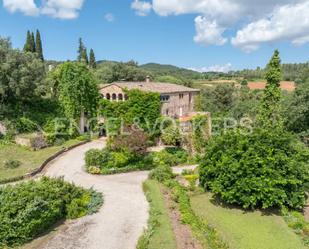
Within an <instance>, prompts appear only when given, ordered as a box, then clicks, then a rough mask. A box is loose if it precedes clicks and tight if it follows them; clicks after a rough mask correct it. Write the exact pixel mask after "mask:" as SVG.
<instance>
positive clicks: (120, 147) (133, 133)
mask: <svg viewBox="0 0 309 249" xmlns="http://www.w3.org/2000/svg"><path fill="white" fill-rule="evenodd" d="M126 132H127V133H128V134H129V135H119V136H116V137H112V138H110V139H109V141H108V148H109V149H110V150H112V151H129V152H130V153H133V154H136V155H145V154H146V153H147V146H148V143H149V142H148V141H149V137H148V135H147V134H146V133H145V132H143V131H141V130H134V129H132V128H127V130H126Z"/></svg>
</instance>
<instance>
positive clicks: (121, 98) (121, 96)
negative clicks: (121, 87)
mask: <svg viewBox="0 0 309 249" xmlns="http://www.w3.org/2000/svg"><path fill="white" fill-rule="evenodd" d="M118 100H120V101H122V100H123V95H122V93H119V94H118Z"/></svg>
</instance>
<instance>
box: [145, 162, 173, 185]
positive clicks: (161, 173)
mask: <svg viewBox="0 0 309 249" xmlns="http://www.w3.org/2000/svg"><path fill="white" fill-rule="evenodd" d="M173 177H174V174H173V171H172V169H171V167H169V166H168V165H166V164H160V165H159V166H158V167H156V168H154V169H153V170H152V171H151V172H150V174H149V179H152V180H157V181H159V182H165V181H168V180H171V179H172V178H173Z"/></svg>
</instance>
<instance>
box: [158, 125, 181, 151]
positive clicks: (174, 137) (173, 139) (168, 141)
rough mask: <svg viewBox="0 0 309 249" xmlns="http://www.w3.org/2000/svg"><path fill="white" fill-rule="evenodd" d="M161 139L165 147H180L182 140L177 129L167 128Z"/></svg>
mask: <svg viewBox="0 0 309 249" xmlns="http://www.w3.org/2000/svg"><path fill="white" fill-rule="evenodd" d="M161 139H162V142H163V143H164V144H165V145H171V146H180V145H181V142H182V139H183V138H182V135H181V133H180V130H179V128H178V127H174V126H169V127H167V128H166V129H164V130H163V132H162V135H161Z"/></svg>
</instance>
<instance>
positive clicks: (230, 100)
mask: <svg viewBox="0 0 309 249" xmlns="http://www.w3.org/2000/svg"><path fill="white" fill-rule="evenodd" d="M235 93H236V89H235V87H233V86H231V85H223V84H221V85H218V86H216V88H215V89H212V88H210V89H204V90H202V92H201V95H200V97H199V99H198V103H197V104H198V108H199V109H200V110H202V111H207V112H227V111H229V110H230V109H231V108H232V107H233V106H234V105H235V100H236V98H235V97H236V95H235Z"/></svg>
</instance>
